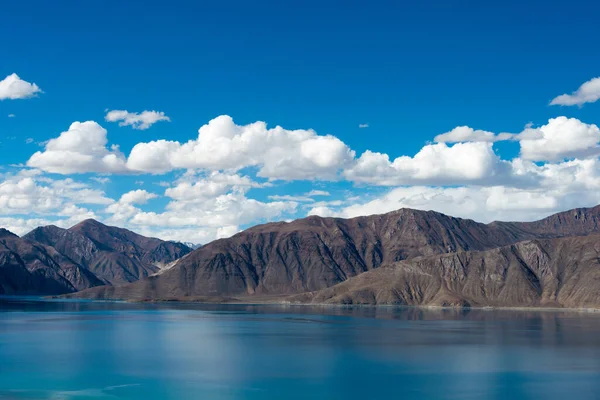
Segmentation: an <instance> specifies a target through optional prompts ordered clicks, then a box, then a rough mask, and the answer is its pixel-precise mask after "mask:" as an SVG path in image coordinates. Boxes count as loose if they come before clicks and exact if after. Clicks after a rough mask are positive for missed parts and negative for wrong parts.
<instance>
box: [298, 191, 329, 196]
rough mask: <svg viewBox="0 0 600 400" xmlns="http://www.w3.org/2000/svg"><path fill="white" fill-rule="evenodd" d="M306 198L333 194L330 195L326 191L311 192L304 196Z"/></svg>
mask: <svg viewBox="0 0 600 400" xmlns="http://www.w3.org/2000/svg"><path fill="white" fill-rule="evenodd" d="M304 195H305V196H331V193H329V192H328V191H326V190H311V191H310V192H308V193H305V194H304Z"/></svg>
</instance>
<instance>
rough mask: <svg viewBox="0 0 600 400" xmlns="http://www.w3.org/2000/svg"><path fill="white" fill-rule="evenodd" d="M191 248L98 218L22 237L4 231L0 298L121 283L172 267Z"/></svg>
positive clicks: (0, 249)
mask: <svg viewBox="0 0 600 400" xmlns="http://www.w3.org/2000/svg"><path fill="white" fill-rule="evenodd" d="M191 251H192V249H190V248H189V247H187V246H185V245H183V244H181V243H175V242H165V241H162V240H160V239H156V238H147V237H144V236H141V235H138V234H136V233H133V232H131V231H128V230H126V229H121V228H116V227H110V226H106V225H103V224H101V223H100V222H97V221H94V220H86V221H83V222H81V223H79V224H77V225H75V226H74V227H72V228H70V229H62V228H58V227H56V226H44V227H40V228H37V229H34V230H33V231H31V232H30V233H28V234H27V235H25V236H23V237H22V238H20V237H18V236H17V235H15V234H13V233H11V232H9V231H7V230H6V229H2V228H0V294H21V295H24V294H27V295H45V294H62V293H71V292H75V291H80V290H84V289H88V288H91V287H95V286H101V285H122V284H125V283H129V282H133V281H136V280H138V279H141V278H144V277H147V276H149V275H151V274H154V273H157V272H159V271H161V269H162V268H167V267H170V266H171V265H173V262H174V261H175V260H177V259H178V258H180V257H182V256H184V255H186V254H188V253H190V252H191Z"/></svg>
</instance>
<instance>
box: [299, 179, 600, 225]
mask: <svg viewBox="0 0 600 400" xmlns="http://www.w3.org/2000/svg"><path fill="white" fill-rule="evenodd" d="M573 196H574V194H573V193H565V192H562V191H561V190H553V191H547V190H544V189H536V190H526V189H517V188H507V187H504V186H492V187H485V188H481V187H472V186H464V187H455V188H453V187H431V186H411V187H399V188H395V189H392V190H390V191H389V192H388V193H386V194H385V195H383V196H381V197H378V198H375V199H372V200H370V201H366V202H362V203H357V204H354V205H350V206H347V207H343V208H340V209H335V208H332V207H317V208H314V209H312V210H311V211H310V212H309V214H310V215H320V216H324V217H331V216H336V217H343V218H352V217H356V216H361V215H373V214H382V213H386V212H391V211H395V210H398V209H400V208H413V209H419V210H434V211H438V212H442V213H445V214H448V215H452V216H455V217H462V218H468V219H474V220H476V221H479V222H486V223H487V222H491V221H495V220H501V221H532V220H537V219H540V218H544V217H546V216H548V215H549V214H552V213H554V212H559V211H564V210H566V209H569V208H573V207H581V206H593V205H596V204H598V203H600V194H599V193H598V191H595V192H587V191H582V192H577V193H576V196H582V197H578V198H574V197H573Z"/></svg>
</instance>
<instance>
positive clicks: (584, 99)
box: [550, 77, 600, 106]
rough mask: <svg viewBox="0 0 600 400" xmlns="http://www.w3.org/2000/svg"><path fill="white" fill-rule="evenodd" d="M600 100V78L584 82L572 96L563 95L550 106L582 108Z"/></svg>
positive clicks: (556, 98)
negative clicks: (586, 104)
mask: <svg viewBox="0 0 600 400" xmlns="http://www.w3.org/2000/svg"><path fill="white" fill-rule="evenodd" d="M598 99H600V77H598V78H593V79H590V80H589V81H587V82H584V83H583V84H582V85H581V86H579V89H577V90H576V91H574V92H573V93H571V94H561V95H560V96H557V97H555V98H554V99H552V101H551V102H550V105H552V106H554V105H560V106H575V105H577V106H581V105H583V104H585V103H594V102H596V101H598Z"/></svg>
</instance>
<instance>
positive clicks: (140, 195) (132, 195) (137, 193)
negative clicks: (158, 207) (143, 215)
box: [119, 189, 158, 204]
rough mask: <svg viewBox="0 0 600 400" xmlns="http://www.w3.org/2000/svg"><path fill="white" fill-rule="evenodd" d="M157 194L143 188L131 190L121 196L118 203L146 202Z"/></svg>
mask: <svg viewBox="0 0 600 400" xmlns="http://www.w3.org/2000/svg"><path fill="white" fill-rule="evenodd" d="M157 197H158V195H156V194H155V193H150V192H147V191H145V190H141V189H138V190H132V191H130V192H127V193H125V194H123V195H122V196H121V198H120V199H119V202H120V203H124V204H146V203H147V202H148V201H149V200H152V199H155V198H157Z"/></svg>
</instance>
